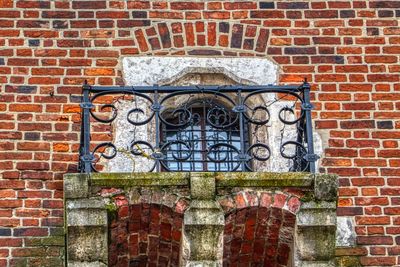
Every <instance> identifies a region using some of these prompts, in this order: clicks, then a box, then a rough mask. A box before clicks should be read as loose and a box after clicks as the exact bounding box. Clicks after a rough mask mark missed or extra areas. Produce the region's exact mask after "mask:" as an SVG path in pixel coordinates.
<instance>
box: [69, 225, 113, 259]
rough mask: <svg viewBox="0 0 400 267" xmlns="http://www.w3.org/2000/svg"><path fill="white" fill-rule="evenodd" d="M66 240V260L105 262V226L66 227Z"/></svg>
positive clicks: (106, 257)
mask: <svg viewBox="0 0 400 267" xmlns="http://www.w3.org/2000/svg"><path fill="white" fill-rule="evenodd" d="M67 242H68V255H67V256H68V261H78V262H79V261H81V262H88V263H90V262H92V263H94V262H102V263H107V259H108V253H107V252H108V244H107V227H104V226H90V227H84V226H78V227H68V238H67ZM69 266H70V265H69ZM72 266H73V265H72ZM75 266H77V265H75ZM83 266H85V265H83ZM89 266H94V265H89ZM96 266H99V265H96ZM100 266H101V265H100Z"/></svg>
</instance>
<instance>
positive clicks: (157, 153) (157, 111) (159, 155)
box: [151, 85, 164, 172]
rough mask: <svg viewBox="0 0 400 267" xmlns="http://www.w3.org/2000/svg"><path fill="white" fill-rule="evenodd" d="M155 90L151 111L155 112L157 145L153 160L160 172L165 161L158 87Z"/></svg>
mask: <svg viewBox="0 0 400 267" xmlns="http://www.w3.org/2000/svg"><path fill="white" fill-rule="evenodd" d="M154 86H155V90H154V103H153V105H152V106H151V109H152V110H153V111H154V113H155V114H154V116H155V119H154V120H155V124H156V125H155V126H156V144H155V149H154V153H153V155H152V157H153V159H154V160H155V161H156V171H157V172H159V171H160V170H161V166H160V160H162V159H163V157H164V155H163V154H162V153H161V150H160V118H159V115H160V111H161V105H160V103H159V94H158V91H157V88H158V85H154Z"/></svg>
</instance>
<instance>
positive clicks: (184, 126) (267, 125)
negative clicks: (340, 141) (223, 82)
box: [79, 81, 318, 173]
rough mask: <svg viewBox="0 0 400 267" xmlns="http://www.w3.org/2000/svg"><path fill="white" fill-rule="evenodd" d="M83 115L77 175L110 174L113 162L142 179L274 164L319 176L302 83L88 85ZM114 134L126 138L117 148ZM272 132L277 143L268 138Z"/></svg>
mask: <svg viewBox="0 0 400 267" xmlns="http://www.w3.org/2000/svg"><path fill="white" fill-rule="evenodd" d="M81 108H82V120H81V142H80V150H79V153H80V162H79V170H80V172H82V173H91V172H101V171H104V170H106V171H107V164H108V163H107V161H112V160H114V161H116V162H119V163H120V164H121V162H123V165H132V166H134V167H133V168H132V170H131V171H140V172H152V171H157V172H160V171H165V172H198V171H201V172H253V171H258V172H260V171H268V170H269V169H268V166H271V165H272V166H274V165H279V164H281V165H282V164H283V166H284V168H286V170H283V172H285V171H286V172H287V171H290V172H311V173H314V172H315V170H316V166H315V165H316V164H315V162H316V160H317V159H318V156H317V155H315V154H314V147H313V132H312V121H311V110H312V105H311V103H310V85H309V84H308V83H307V82H306V81H305V82H304V83H303V84H301V85H299V86H288V85H284V86H275V85H228V86H210V85H207V86H198V85H188V86H169V85H168V86H157V85H155V86H135V87H132V86H120V87H108V86H91V85H88V84H85V85H84V86H83V96H82V103H81ZM277 124H279V125H277ZM121 125H122V127H120V126H121ZM118 127H120V128H123V129H125V128H126V129H125V130H126V131H128V133H125V134H124V137H123V139H125V140H124V141H123V142H122V143H123V144H124V145H122V146H121V142H119V141H118V140H115V136H114V135H115V134H114V132H113V129H115V128H118ZM273 127H275V131H274V132H275V133H276V132H278V133H279V136H275V137H274V138H271V136H270V135H271V129H272V128H273ZM277 127H278V130H276V129H277ZM128 128H129V129H128ZM106 131H108V134H105V132H106ZM126 139H129V140H126ZM124 160H125V161H124Z"/></svg>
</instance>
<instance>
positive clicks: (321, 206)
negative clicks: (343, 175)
mask: <svg viewBox="0 0 400 267" xmlns="http://www.w3.org/2000/svg"><path fill="white" fill-rule="evenodd" d="M337 187H338V182H337V176H334V175H315V180H314V192H313V197H312V198H311V199H309V200H308V201H305V202H304V203H303V204H302V206H301V209H300V211H299V213H298V215H297V222H296V225H297V229H296V261H297V263H298V264H296V266H299V267H334V266H335V264H334V257H335V240H336V200H337Z"/></svg>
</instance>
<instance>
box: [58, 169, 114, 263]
mask: <svg viewBox="0 0 400 267" xmlns="http://www.w3.org/2000/svg"><path fill="white" fill-rule="evenodd" d="M88 179H89V177H88V176H87V175H71V176H68V175H66V176H65V177H64V196H65V216H66V220H65V224H66V225H65V229H66V231H67V235H66V236H67V248H68V249H67V266H68V267H70V266H73V267H91V266H93V267H95V266H96V267H101V266H107V265H108V240H107V238H108V232H107V231H108V222H107V209H106V206H105V202H104V201H103V200H102V199H95V198H87V197H88V188H89V187H88Z"/></svg>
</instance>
